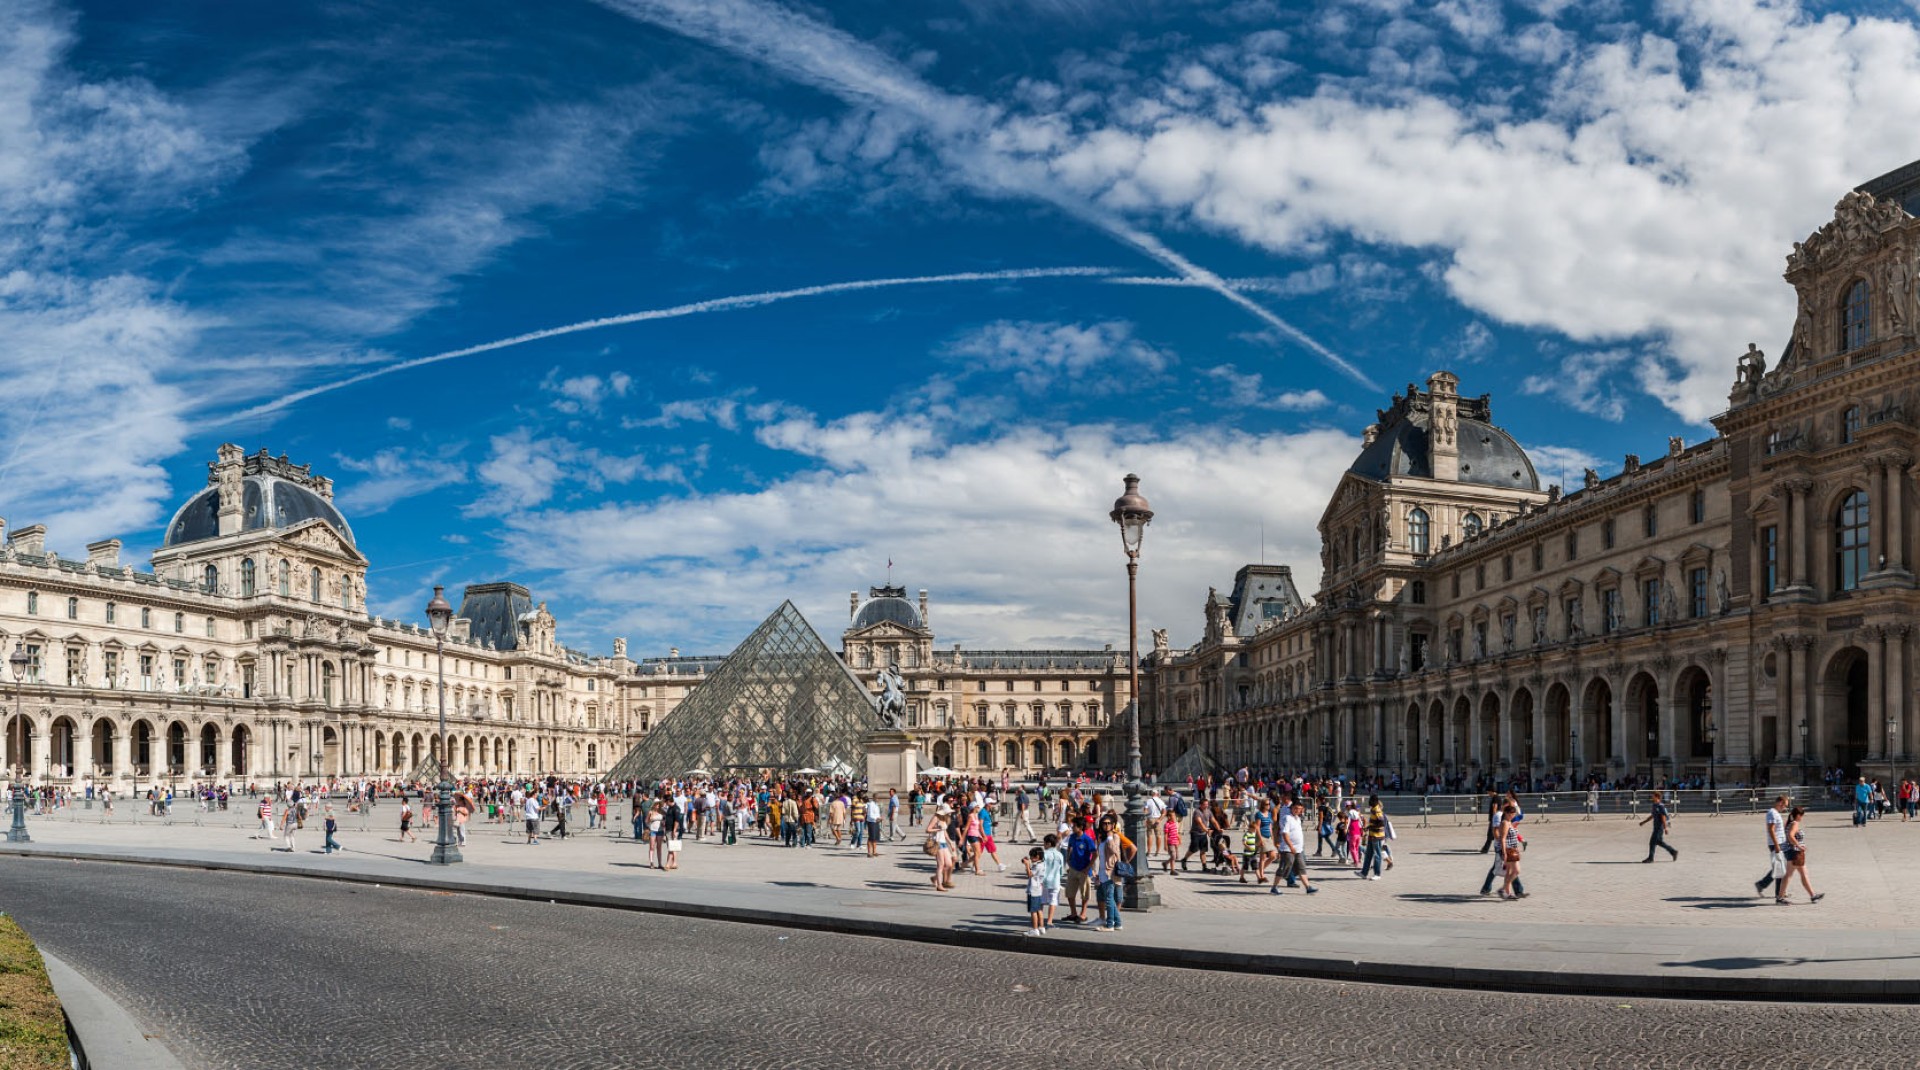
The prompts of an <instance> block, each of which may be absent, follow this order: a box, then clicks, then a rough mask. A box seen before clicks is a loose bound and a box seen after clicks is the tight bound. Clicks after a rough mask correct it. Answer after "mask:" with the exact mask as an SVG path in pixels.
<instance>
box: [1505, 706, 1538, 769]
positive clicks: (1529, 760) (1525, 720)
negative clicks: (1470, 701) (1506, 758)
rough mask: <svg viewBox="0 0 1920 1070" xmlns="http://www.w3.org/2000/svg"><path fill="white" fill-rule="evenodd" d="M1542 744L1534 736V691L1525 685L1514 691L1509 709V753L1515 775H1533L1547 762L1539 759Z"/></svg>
mask: <svg viewBox="0 0 1920 1070" xmlns="http://www.w3.org/2000/svg"><path fill="white" fill-rule="evenodd" d="M1542 746H1543V743H1542V741H1541V740H1538V739H1535V738H1534V737H1533V692H1532V691H1529V690H1528V689H1526V688H1524V687H1523V688H1521V689H1519V690H1518V691H1515V692H1514V693H1513V708H1512V709H1510V710H1508V711H1507V753H1509V754H1510V755H1512V756H1513V770H1514V775H1515V776H1519V777H1532V776H1533V775H1534V773H1535V772H1537V771H1538V770H1539V768H1540V766H1542V765H1544V764H1546V763H1544V762H1541V761H1539V760H1538V759H1539V757H1540V751H1541V748H1542Z"/></svg>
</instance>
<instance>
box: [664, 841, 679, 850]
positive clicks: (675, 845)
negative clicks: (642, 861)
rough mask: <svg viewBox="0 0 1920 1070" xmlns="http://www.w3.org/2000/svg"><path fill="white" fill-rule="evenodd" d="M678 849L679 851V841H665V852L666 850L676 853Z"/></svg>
mask: <svg viewBox="0 0 1920 1070" xmlns="http://www.w3.org/2000/svg"><path fill="white" fill-rule="evenodd" d="M679 849H680V841H679V840H668V841H667V850H668V851H678V850H679Z"/></svg>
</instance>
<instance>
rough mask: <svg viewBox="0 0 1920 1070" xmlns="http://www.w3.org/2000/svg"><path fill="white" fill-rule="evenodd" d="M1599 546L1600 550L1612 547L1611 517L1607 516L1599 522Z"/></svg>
mask: <svg viewBox="0 0 1920 1070" xmlns="http://www.w3.org/2000/svg"><path fill="white" fill-rule="evenodd" d="M1600 548H1601V549H1602V550H1611V549H1613V518H1612V517H1608V518H1607V519H1605V520H1602V521H1601V522H1600Z"/></svg>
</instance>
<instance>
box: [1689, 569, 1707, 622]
mask: <svg viewBox="0 0 1920 1070" xmlns="http://www.w3.org/2000/svg"><path fill="white" fill-rule="evenodd" d="M1687 590H1688V593H1689V594H1690V595H1691V597H1690V598H1689V601H1691V602H1692V603H1693V615H1694V616H1695V617H1696V618H1698V617H1704V616H1706V615H1707V570H1706V569H1704V568H1696V569H1694V570H1693V571H1692V572H1689V573H1688V574H1687Z"/></svg>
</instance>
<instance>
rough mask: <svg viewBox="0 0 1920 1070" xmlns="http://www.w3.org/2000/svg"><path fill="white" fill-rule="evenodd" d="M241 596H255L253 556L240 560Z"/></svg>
mask: <svg viewBox="0 0 1920 1070" xmlns="http://www.w3.org/2000/svg"><path fill="white" fill-rule="evenodd" d="M240 597H242V598H252V597H253V558H251V557H249V558H245V559H243V560H242V561H241V562H240Z"/></svg>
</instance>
